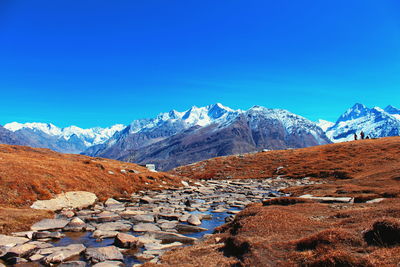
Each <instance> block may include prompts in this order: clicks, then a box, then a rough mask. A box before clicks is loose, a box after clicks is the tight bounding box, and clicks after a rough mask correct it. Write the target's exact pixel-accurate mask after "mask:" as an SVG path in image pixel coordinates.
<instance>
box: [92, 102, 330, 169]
mask: <svg viewBox="0 0 400 267" xmlns="http://www.w3.org/2000/svg"><path fill="white" fill-rule="evenodd" d="M327 143H330V141H329V139H328V138H327V137H326V136H325V134H324V133H323V131H322V130H321V128H319V127H318V126H317V125H316V124H315V123H313V122H311V121H309V120H307V119H305V118H303V117H300V116H298V115H295V114H293V113H290V112H288V111H286V110H280V109H267V108H264V107H259V106H255V107H253V108H251V109H249V110H247V111H241V110H236V111H234V110H232V109H230V108H227V107H224V106H222V105H221V104H215V105H210V106H207V107H203V108H197V107H193V108H191V109H190V110H188V111H186V112H181V113H179V112H176V111H171V112H169V113H164V114H160V115H159V116H158V117H157V118H156V119H153V120H141V121H135V122H133V123H132V124H131V125H130V126H129V127H128V128H126V129H125V130H123V131H121V132H119V133H118V134H116V135H115V136H113V138H111V139H110V140H109V141H108V142H106V143H105V144H103V145H100V146H97V147H93V148H90V149H89V150H87V151H86V152H85V153H84V154H88V155H92V156H100V157H106V158H115V159H118V160H123V161H128V162H136V163H155V164H156V165H157V168H158V169H161V170H168V169H171V168H173V167H176V166H179V165H183V164H189V163H193V162H196V161H199V160H203V159H207V158H211V157H216V156H223V155H231V154H238V153H245V152H252V151H258V150H262V149H284V148H299V147H307V146H314V145H320V144H327Z"/></svg>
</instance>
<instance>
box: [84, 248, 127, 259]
mask: <svg viewBox="0 0 400 267" xmlns="http://www.w3.org/2000/svg"><path fill="white" fill-rule="evenodd" d="M85 255H86V258H87V259H88V260H90V261H91V262H92V263H98V262H103V261H123V260H124V256H123V255H122V253H121V252H120V251H119V250H118V248H117V247H115V246H109V247H101V248H88V249H87V250H86V253H85Z"/></svg>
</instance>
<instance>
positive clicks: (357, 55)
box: [0, 0, 400, 127]
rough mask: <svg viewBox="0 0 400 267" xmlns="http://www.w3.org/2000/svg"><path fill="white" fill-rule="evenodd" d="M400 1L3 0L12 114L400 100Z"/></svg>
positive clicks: (139, 114) (313, 108)
mask: <svg viewBox="0 0 400 267" xmlns="http://www.w3.org/2000/svg"><path fill="white" fill-rule="evenodd" d="M399 85H400V1H398V0H392V1H389V0H373V1H372V0H351V1H349V0H335V1H322V0H315V1H307V0H304V1H302V0H299V1H292V0H290V1H289V0H279V1H276V0H273V1H272V0H257V1H252V0H246V1H244V0H243V1H240V0H202V1H190V0H189V1H188V0H180V1H175V0H168V1H166V0H158V1H156V0H145V1H136V0H115V1H110V0H107V1H105V0H68V1H67V0H65V1H64V0H57V1H55V0H46V1H44V0H35V1H32V0H0V92H1V94H0V100H1V102H0V114H1V115H0V124H5V123H7V122H11V121H19V122H27V121H41V122H52V123H54V124H56V125H58V126H67V125H70V124H75V125H78V126H81V127H92V126H108V125H111V124H114V123H125V124H127V123H129V122H130V121H132V120H133V119H136V118H143V117H152V116H154V115H156V114H157V113H159V112H163V111H169V110H170V109H173V108H174V109H177V110H184V109H187V108H189V107H190V106H192V105H197V106H203V105H207V104H211V103H215V102H221V103H223V104H224V105H227V106H230V107H232V108H241V109H247V108H249V107H251V106H253V105H262V106H266V107H272V108H285V109H288V110H290V111H292V112H294V113H297V114H300V115H303V116H305V117H307V118H309V119H311V120H316V119H318V118H324V119H328V120H336V119H337V118H338V116H339V115H340V114H341V113H342V112H344V111H345V110H346V109H347V108H348V107H350V106H352V105H353V104H354V103H355V102H361V103H364V104H366V105H368V106H382V107H384V106H386V105H387V104H392V105H394V106H398V107H400V90H399Z"/></svg>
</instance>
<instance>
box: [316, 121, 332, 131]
mask: <svg viewBox="0 0 400 267" xmlns="http://www.w3.org/2000/svg"><path fill="white" fill-rule="evenodd" d="M316 123H317V125H318V127H319V128H321V129H322V130H323V131H324V132H326V130H328V129H329V128H330V127H332V126H333V125H335V123H334V122H331V121H326V120H321V119H319V120H318V121H317V122H316Z"/></svg>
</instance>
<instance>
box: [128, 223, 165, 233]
mask: <svg viewBox="0 0 400 267" xmlns="http://www.w3.org/2000/svg"><path fill="white" fill-rule="evenodd" d="M133 231H134V232H150V231H161V229H160V228H159V227H158V226H156V225H154V224H152V223H139V224H136V225H134V226H133Z"/></svg>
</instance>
